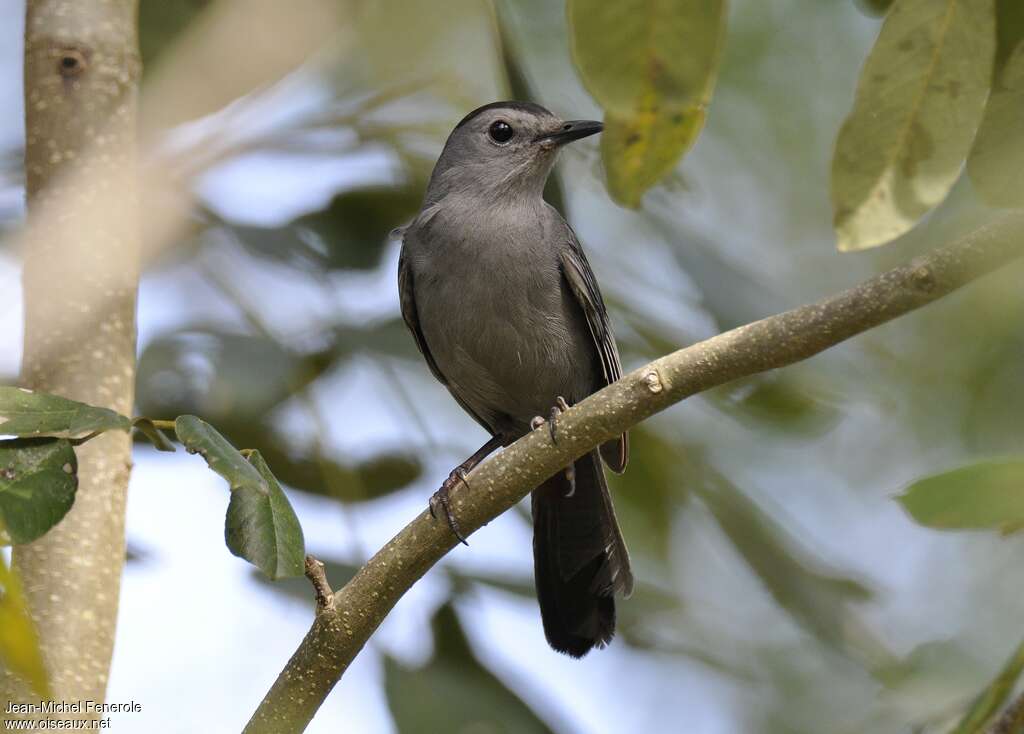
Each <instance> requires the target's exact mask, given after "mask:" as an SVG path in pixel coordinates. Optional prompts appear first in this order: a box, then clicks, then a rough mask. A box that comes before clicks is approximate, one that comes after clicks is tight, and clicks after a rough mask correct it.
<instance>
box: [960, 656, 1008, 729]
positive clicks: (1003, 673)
mask: <svg viewBox="0 0 1024 734" xmlns="http://www.w3.org/2000/svg"><path fill="white" fill-rule="evenodd" d="M1022 671H1024V643H1021V644H1020V645H1018V646H1017V649H1016V650H1015V651H1014V652H1013V654H1012V655H1010V658H1009V659H1008V660H1007V661H1006V663H1005V664H1004V665H1003V669H1002V670H1000V671H999V674H998V675H997V676H996V677H995V678H994V679H993V680H992V682H991V683H989V685H988V686H986V687H985V690H983V691H982V692H981V693H979V694H978V697H977V698H976V699H974V701H973V702H972V703H971V707H970V708H969V709H968V710H967V713H966V714H964V718H963V719H961V721H960V723H959V724H958V725H957V727H956V729H954V730H953V732H952V734H978V733H979V732H982V731H984V730H985V725H986V724H987V723H988V721H989V720H990V719H991V718H992V717H993V716H994V715H995V714H996V712H998V711H999V709H1000V708H1001V707H1002V705H1003V704H1004V703H1006V701H1007V699H1008V698H1009V697H1010V694H1011V693H1012V692H1013V689H1014V687H1015V686H1016V685H1017V681H1018V680H1019V679H1020V676H1021V672H1022ZM1018 731H1019V729H1018Z"/></svg>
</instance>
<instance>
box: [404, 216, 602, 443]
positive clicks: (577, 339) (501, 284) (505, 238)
mask: <svg viewBox="0 0 1024 734" xmlns="http://www.w3.org/2000/svg"><path fill="white" fill-rule="evenodd" d="M552 214H554V213H553V212H552ZM554 217H555V218H552V217H550V216H549V215H548V214H547V212H545V211H544V210H543V209H533V208H523V209H518V210H509V209H498V210H496V211H491V213H490V214H489V215H486V216H485V215H477V212H476V211H474V210H469V211H467V210H460V209H459V208H456V207H449V208H447V209H446V208H445V207H443V206H442V207H440V208H439V209H438V210H437V211H435V212H433V213H432V216H430V217H429V218H426V217H424V218H422V219H424V220H425V221H422V222H420V221H418V222H417V223H416V224H414V225H413V227H411V228H410V231H409V232H408V233H407V234H406V238H405V247H406V251H407V254H408V256H409V259H410V266H411V267H412V268H413V283H414V286H413V287H414V297H415V300H416V308H417V313H418V316H419V322H420V328H421V330H422V332H423V336H424V339H425V341H426V344H427V347H428V349H429V350H430V353H431V355H432V356H433V358H434V361H435V363H436V364H437V366H438V369H439V370H440V371H441V373H442V374H443V375H444V377H445V379H446V380H447V381H448V383H449V388H450V389H451V390H452V392H453V393H455V395H456V396H457V397H458V398H459V399H460V400H462V401H463V402H464V403H466V404H467V405H468V406H469V407H470V408H471V409H472V410H473V411H474V412H475V413H476V414H477V415H478V416H479V417H480V418H482V419H483V420H484V421H485V422H487V423H488V424H489V425H490V426H491V428H492V430H494V431H495V432H503V431H513V432H516V433H519V432H523V431H525V430H526V428H527V426H528V424H529V421H530V419H531V418H532V417H533V416H535V415H545V414H546V413H547V412H548V410H549V409H550V407H551V406H552V405H553V404H554V401H555V398H556V397H557V396H563V397H565V398H566V399H567V400H569V401H570V402H574V401H576V400H579V399H582V398H583V397H584V396H586V395H587V394H589V393H590V392H591V391H592V390H593V389H594V388H593V382H594V373H593V369H594V363H593V346H592V344H591V342H590V337H589V333H588V332H587V331H586V329H587V327H586V324H585V322H584V321H583V317H582V314H581V312H580V310H579V307H578V306H577V305H576V303H575V301H574V300H573V297H572V295H571V294H570V293H569V292H568V289H567V288H566V287H565V285H564V280H563V278H562V273H561V266H560V261H559V248H560V247H562V246H564V242H565V236H564V235H565V232H564V230H563V229H562V228H564V227H565V226H566V225H565V224H564V222H562V221H561V220H560V219H558V218H557V214H554Z"/></svg>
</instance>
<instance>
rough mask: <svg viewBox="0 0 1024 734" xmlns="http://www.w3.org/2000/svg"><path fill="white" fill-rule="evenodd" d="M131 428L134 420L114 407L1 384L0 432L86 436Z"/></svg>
mask: <svg viewBox="0 0 1024 734" xmlns="http://www.w3.org/2000/svg"><path fill="white" fill-rule="evenodd" d="M129 428H131V421H130V420H129V419H128V418H126V417H125V416H123V415H121V414H120V413H115V412H114V411H113V410H108V409H107V408H97V407H95V406H92V405H86V404H85V403H79V402H77V401H75V400H68V399H67V398H62V397H60V396H59V395H49V394H47V393H41V392H33V391H32V390H26V389H25V388H22V387H11V386H9V385H0V435H9V436H21V437H26V436H54V437H57V438H82V437H83V436H87V435H89V434H90V433H96V432H99V431H111V430H115V429H119V430H122V431H127V430H128V429H129Z"/></svg>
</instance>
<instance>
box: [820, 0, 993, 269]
mask: <svg viewBox="0 0 1024 734" xmlns="http://www.w3.org/2000/svg"><path fill="white" fill-rule="evenodd" d="M994 13H995V8H994V0H896V1H895V2H894V3H893V6H892V8H891V9H890V11H889V14H888V15H887V16H886V19H885V22H884V23H883V25H882V30H881V32H880V33H879V36H878V40H877V41H876V43H875V46H874V48H873V49H872V50H871V53H870V54H869V55H868V59H867V62H866V63H865V65H864V69H863V70H862V72H861V76H860V81H859V82H858V85H857V95H856V99H855V100H854V104H853V110H852V111H851V112H850V115H849V117H847V118H846V121H845V122H844V123H843V126H842V129H841V130H840V131H839V138H838V140H837V142H836V150H835V156H834V157H833V161H832V207H833V217H834V224H835V229H836V233H837V235H838V247H839V249H840V250H844V251H846V250H861V249H865V248H868V247H874V246H876V245H881V244H883V243H885V242H888V241H889V240H892V239H894V238H896V237H898V236H900V235H901V234H903V233H904V232H907V231H908V230H910V229H911V228H912V227H913V226H914V225H915V224H916V223H917V221H918V220H919V219H920V218H921V217H922V216H923V215H924V214H925V213H926V212H927V211H929V210H930V209H931V208H932V207H934V206H935V205H936V204H938V203H939V202H941V201H942V200H943V199H944V198H945V197H946V194H948V193H949V190H950V188H951V187H952V186H953V183H954V182H955V181H956V179H957V176H958V175H959V173H960V169H961V167H962V165H963V161H964V158H965V157H966V155H967V152H968V150H969V149H970V146H971V142H972V141H973V139H974V134H975V132H976V131H977V129H978V124H979V123H980V122H981V116H982V112H983V110H984V106H985V98H986V96H987V95H988V90H989V86H990V80H991V74H992V60H993V54H994V52H995V38H996V36H995V22H994Z"/></svg>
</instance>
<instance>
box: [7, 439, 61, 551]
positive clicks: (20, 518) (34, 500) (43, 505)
mask: <svg viewBox="0 0 1024 734" xmlns="http://www.w3.org/2000/svg"><path fill="white" fill-rule="evenodd" d="M77 489H78V461H77V459H76V458H75V450H74V449H73V448H72V446H71V443H70V442H69V441H68V440H67V439H63V438H25V439H17V440H13V441H0V545H9V544H11V543H29V542H31V541H33V540H35V539H36V538H38V537H39V536H41V535H42V534H43V533H45V532H46V531H48V530H49V529H50V528H52V527H53V526H54V525H56V524H57V523H58V522H60V520H61V519H62V518H63V517H64V516H65V515H66V514H67V513H68V510H70V509H71V505H73V504H74V502H75V491H76V490H77Z"/></svg>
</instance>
